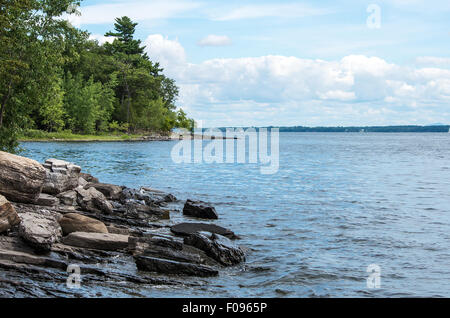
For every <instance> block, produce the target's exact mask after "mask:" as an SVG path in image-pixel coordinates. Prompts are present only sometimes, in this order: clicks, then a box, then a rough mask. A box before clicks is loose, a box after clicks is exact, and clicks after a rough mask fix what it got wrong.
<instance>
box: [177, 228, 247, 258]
mask: <svg viewBox="0 0 450 318" xmlns="http://www.w3.org/2000/svg"><path fill="white" fill-rule="evenodd" d="M184 244H187V245H191V246H194V247H196V248H198V249H200V250H202V251H204V252H205V253H206V255H208V256H209V257H211V258H213V259H215V260H216V261H218V262H219V263H220V264H222V265H224V266H233V265H236V264H239V263H241V262H244V261H245V255H244V252H243V251H242V250H241V249H240V248H239V247H238V246H237V245H235V244H234V243H233V242H232V241H230V240H229V239H228V238H226V237H224V236H221V235H218V234H214V233H209V232H199V233H194V234H192V235H190V236H188V237H186V238H185V239H184Z"/></svg>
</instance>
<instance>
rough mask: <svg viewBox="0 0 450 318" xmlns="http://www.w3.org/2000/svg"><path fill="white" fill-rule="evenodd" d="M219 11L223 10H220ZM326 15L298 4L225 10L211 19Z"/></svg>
mask: <svg viewBox="0 0 450 318" xmlns="http://www.w3.org/2000/svg"><path fill="white" fill-rule="evenodd" d="M220 11H224V10H223V9H222V8H221V9H220ZM328 13H331V11H330V10H329V9H321V8H315V7H312V6H309V5H305V4H300V3H284V4H280V3H277V4H257V5H247V6H241V7H238V8H233V9H231V10H227V12H216V13H213V14H212V15H211V19H213V20H216V21H230V20H240V19H255V18H265V17H279V18H302V17H307V16H315V15H323V14H328Z"/></svg>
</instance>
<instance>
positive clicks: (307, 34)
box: [70, 0, 450, 127]
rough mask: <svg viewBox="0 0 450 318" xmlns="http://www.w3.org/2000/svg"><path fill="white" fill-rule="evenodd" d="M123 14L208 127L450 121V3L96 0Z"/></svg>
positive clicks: (91, 22) (181, 101) (108, 11)
mask: <svg viewBox="0 0 450 318" xmlns="http://www.w3.org/2000/svg"><path fill="white" fill-rule="evenodd" d="M80 11H81V16H79V17H71V18H70V21H71V22H72V24H74V25H75V26H77V27H80V28H81V29H84V30H87V31H89V32H91V34H92V35H91V37H92V38H95V39H97V40H98V41H99V42H103V41H105V38H104V36H103V35H104V34H105V33H106V32H107V31H110V30H112V29H113V24H114V19H115V18H116V17H120V16H124V15H127V16H129V17H130V18H131V19H132V20H134V21H136V22H138V23H139V24H138V26H137V30H136V37H138V38H139V39H141V40H142V41H143V42H144V43H145V45H146V46H147V48H146V50H147V53H148V55H149V56H150V58H151V59H152V60H154V61H157V62H160V64H161V65H162V66H163V67H164V69H165V71H164V72H165V74H166V75H167V76H169V77H171V78H173V79H175V80H176V82H177V85H178V86H179V87H180V96H179V98H178V101H177V105H178V106H179V107H181V108H183V109H184V110H185V111H186V112H187V113H188V115H189V116H190V117H193V118H195V119H196V120H197V121H201V122H202V124H203V126H204V127H223V126H268V125H274V126H278V125H279V126H349V125H406V124H418V125H427V124H436V123H444V124H450V104H449V103H450V54H449V53H450V19H449V15H450V1H448V0H446V1H440V0H427V1H426V0H390V1H387V0H378V1H377V0H370V1H363V0H340V1H339V0H338V1H328V0H324V1H292V0H286V1H280V0H278V1H277V0H259V1H256V0H238V1H237V0H227V1H223V0H207V1H206V0H150V1H149V0H146V1H143V0H108V1H107V0H84V1H82V5H81V8H80Z"/></svg>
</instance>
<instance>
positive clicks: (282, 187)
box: [22, 133, 450, 297]
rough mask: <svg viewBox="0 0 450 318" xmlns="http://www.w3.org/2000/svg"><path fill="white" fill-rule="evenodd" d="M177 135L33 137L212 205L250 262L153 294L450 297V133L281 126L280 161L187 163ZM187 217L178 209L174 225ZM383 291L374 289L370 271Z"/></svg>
mask: <svg viewBox="0 0 450 318" xmlns="http://www.w3.org/2000/svg"><path fill="white" fill-rule="evenodd" d="M176 144H177V141H173V142H117V143H116V142H114V143H108V142H105V143H34V142H30V143H23V144H22V147H23V148H24V152H23V155H24V156H28V157H31V158H33V159H36V160H38V161H39V162H43V161H44V160H45V159H48V158H52V157H54V158H58V159H63V160H68V161H71V162H74V163H76V164H78V165H80V166H81V167H83V170H84V171H85V172H89V173H92V174H93V175H95V176H97V177H99V178H100V180H101V181H102V182H106V183H114V184H120V185H126V186H128V187H140V186H147V187H151V188H155V189H160V190H164V191H167V192H170V193H173V194H175V195H176V196H177V197H178V198H179V199H182V200H185V199H187V198H193V199H200V200H204V201H207V202H210V203H212V204H213V205H214V206H215V207H216V209H217V211H218V213H219V215H220V219H219V220H218V221H217V224H219V225H222V226H225V227H229V228H231V229H232V230H233V231H234V232H236V233H237V234H239V235H240V236H241V237H242V240H240V241H239V244H241V245H244V246H246V247H248V248H249V249H250V250H249V254H248V257H247V262H246V263H245V264H244V265H242V266H238V267H234V268H229V269H227V270H226V271H224V272H221V274H220V276H219V277H216V278H208V279H192V281H195V282H201V283H202V285H201V286H200V287H198V286H196V287H185V288H179V287H167V286H161V287H154V286H153V287H148V288H147V287H142V288H141V290H139V291H135V292H136V294H137V295H141V296H142V295H143V296H149V297H167V296H172V297H182V296H189V297H196V296H199V297H200V296H202V297H416V296H418V297H429V296H442V297H449V296H450V134H439V133H430V134H413V133H412V134H407V133H404V134H375V133H366V134H358V133H347V134H346V133H281V134H280V152H279V158H280V167H279V171H278V173H276V174H273V175H263V174H261V172H260V166H259V165H258V164H238V163H233V164H216V163H214V164H208V163H195V164H194V163H190V164H189V163H183V164H177V163H175V162H173V160H172V158H171V150H172V148H173V147H174V146H175V145H176ZM181 220H183V218H182V216H181V212H179V213H172V220H170V221H167V222H169V224H175V223H177V222H180V221H181ZM371 264H376V265H378V266H379V267H380V268H381V288H379V289H369V288H368V287H367V277H368V275H369V273H367V271H366V270H367V267H368V266H369V265H371Z"/></svg>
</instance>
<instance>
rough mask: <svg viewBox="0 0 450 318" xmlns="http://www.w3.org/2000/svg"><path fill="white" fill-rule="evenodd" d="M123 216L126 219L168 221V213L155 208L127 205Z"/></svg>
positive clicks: (136, 204) (137, 204)
mask: <svg viewBox="0 0 450 318" xmlns="http://www.w3.org/2000/svg"><path fill="white" fill-rule="evenodd" d="M125 216H126V217H128V218H133V219H140V220H148V221H152V220H168V219H170V212H169V211H167V210H163V209H161V208H160V207H157V206H150V205H143V204H139V203H128V204H126V212H125Z"/></svg>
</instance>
